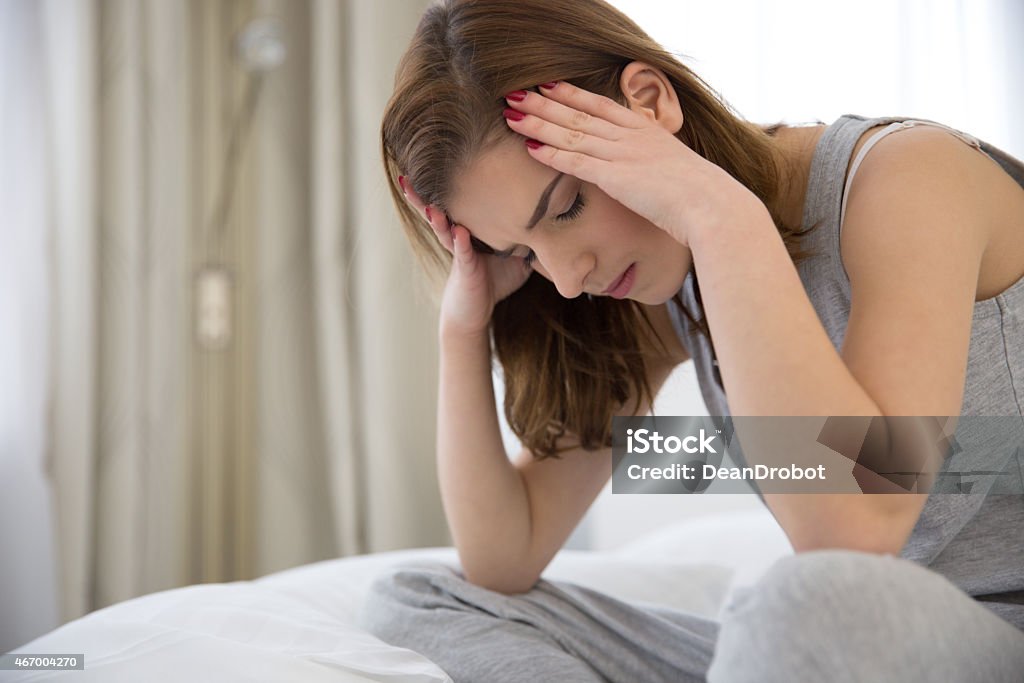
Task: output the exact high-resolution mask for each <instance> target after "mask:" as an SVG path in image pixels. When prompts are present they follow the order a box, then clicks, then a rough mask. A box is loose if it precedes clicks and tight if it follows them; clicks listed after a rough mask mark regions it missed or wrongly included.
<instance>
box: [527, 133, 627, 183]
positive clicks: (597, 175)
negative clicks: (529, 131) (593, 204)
mask: <svg viewBox="0 0 1024 683" xmlns="http://www.w3.org/2000/svg"><path fill="white" fill-rule="evenodd" d="M526 149H527V151H528V152H529V154H530V156H531V157H533V158H534V159H536V160H537V161H539V162H541V163H542V164H545V165H547V166H550V167H551V168H553V169H555V170H556V171H561V172H563V173H567V174H569V175H571V176H574V177H576V178H579V179H580V180H582V181H583V182H586V183H593V184H594V185H597V186H598V187H606V186H607V185H606V184H605V182H604V181H605V179H606V178H607V175H608V173H610V172H611V171H612V170H613V169H612V164H613V163H614V162H611V161H606V160H604V159H598V158H597V157H593V156H590V155H589V154H583V153H582V152H575V151H568V150H564V149H558V148H557V147H553V146H551V145H545V144H544V143H542V142H539V141H537V140H533V139H530V140H527V141H526Z"/></svg>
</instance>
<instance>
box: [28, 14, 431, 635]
mask: <svg viewBox="0 0 1024 683" xmlns="http://www.w3.org/2000/svg"><path fill="white" fill-rule="evenodd" d="M426 4H427V3H426V1H425V0H424V1H418V0H417V1H415V2H414V1H407V0H374V2H361V1H359V0H350V1H349V2H343V1H341V2H339V1H334V0H309V1H303V2H295V1H292V0H276V1H270V0H266V1H257V0H220V1H217V2H210V1H208V0H191V1H185V0H181V1H170V0H149V1H144V0H93V1H91V2H81V3H64V2H47V3H41V4H40V5H39V7H40V10H39V11H40V12H42V13H43V15H44V21H43V26H44V31H43V32H44V38H45V40H44V44H45V49H44V53H45V56H46V64H47V98H48V99H47V106H48V111H49V117H48V119H47V125H48V129H49V131H50V135H49V137H50V140H51V147H52V149H51V150H50V151H49V169H50V172H49V175H48V177H47V185H48V193H49V197H50V201H49V206H50V209H51V216H50V220H49V230H50V244H51V254H50V257H51V269H50V270H51V272H50V278H49V280H50V293H51V299H50V306H51V311H50V316H51V353H50V372H49V388H48V393H49V397H50V398H49V410H48V439H47V446H46V471H47V475H48V477H49V480H50V482H51V485H52V489H53V494H54V500H55V518H56V520H57V521H56V530H55V535H56V548H57V556H58V557H57V559H58V563H59V564H58V567H59V572H58V574H59V578H60V588H61V602H60V607H61V618H62V620H68V619H71V618H74V617H76V616H79V615H81V614H84V613H86V612H88V611H91V610H93V609H97V608H100V607H103V606H105V605H109V604H111V603H114V602H117V601H120V600H124V599H127V598H130V597H133V596H136V595H140V594H144V593H148V592H152V591H156V590H163V589H167V588H171V587H176V586H181V585H186V584H190V583H197V582H211V581H231V580H236V579H247V578H252V577H256V576H260V575H263V574H266V573H268V572H272V571H276V570H280V569H283V568H287V567H291V566H296V565H299V564H304V563H308V562H312V561H316V560H321V559H326V558H332V557H338V556H343V555H349V554H356V553H364V552H374V551H381V550H389V549H394V548H401V547H411V546H423V545H447V544H449V543H450V542H451V541H450V537H449V536H448V533H447V529H446V525H445V523H444V516H443V510H442V507H441V503H440V498H439V494H438V492H437V477H436V470H435V464H434V429H435V426H434V425H435V423H434V417H435V414H436V383H437V370H436V368H437V348H436V316H437V312H436V308H435V307H434V306H433V304H431V302H430V299H429V297H428V296H427V295H426V293H425V291H424V286H425V285H424V280H423V279H422V277H421V276H420V275H419V273H418V271H417V269H416V267H415V265H414V260H413V257H412V254H411V252H410V250H409V248H408V246H407V245H406V244H405V241H404V237H403V236H402V233H401V230H400V229H399V226H398V224H397V220H396V217H395V213H394V210H393V209H392V207H391V205H390V198H389V196H388V195H387V192H386V186H385V180H384V178H383V174H382V170H381V164H380V161H379V158H378V157H379V151H378V138H379V133H378V131H379V123H380V114H381V111H382V109H383V106H384V104H385V102H386V101H387V98H388V96H389V94H390V91H391V87H392V82H393V74H394V68H395V65H396V63H397V59H398V56H399V55H400V54H401V52H402V50H403V49H404V47H405V45H406V44H407V42H408V39H409V36H410V35H411V33H412V30H413V29H414V27H415V25H416V21H417V20H418V17H419V15H420V14H421V12H422V10H423V8H424V7H425V6H426ZM259 18H262V19H264V20H269V23H266V24H265V27H264V28H265V29H266V30H264V31H263V33H262V34H260V33H259V32H257V33H256V34H255V35H256V39H255V41H256V42H255V43H250V46H251V47H252V51H251V52H250V53H249V54H252V55H255V56H256V57H257V58H260V59H263V60H264V61H263V64H264V69H263V70H261V69H260V68H258V67H254V66H253V65H252V64H249V66H247V65H246V64H247V63H246V62H245V61H244V60H243V59H241V58H240V56H239V53H238V50H237V49H236V47H237V45H238V43H237V39H238V36H239V35H241V34H242V33H243V32H245V31H246V29H247V27H251V24H250V22H251V21H252V20H253V19H259ZM261 35H262V38H261V37H260V36H261ZM282 46H283V52H282V50H281V48H282ZM282 54H283V56H284V61H283V62H281V63H277V61H278V59H279V58H280V57H281V56H282Z"/></svg>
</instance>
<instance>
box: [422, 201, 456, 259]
mask: <svg viewBox="0 0 1024 683" xmlns="http://www.w3.org/2000/svg"><path fill="white" fill-rule="evenodd" d="M423 212H424V214H425V215H426V217H427V223H429V224H430V228H431V229H432V230H433V231H434V234H435V235H437V240H438V241H439V242H440V243H441V246H443V247H444V248H445V249H447V250H448V251H450V252H452V253H454V252H455V243H454V240H453V238H452V227H451V225H450V224H449V223H448V216H447V215H446V214H445V212H444V211H441V210H439V209H438V208H437V207H436V206H434V207H431V206H427V207H424V209H423Z"/></svg>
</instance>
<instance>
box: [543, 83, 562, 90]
mask: <svg viewBox="0 0 1024 683" xmlns="http://www.w3.org/2000/svg"><path fill="white" fill-rule="evenodd" d="M556 85H558V81H551V82H550V83H541V84H540V87H542V88H544V89H545V90H551V89H552V88H554V87H555V86H556Z"/></svg>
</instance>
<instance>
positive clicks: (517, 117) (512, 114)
mask: <svg viewBox="0 0 1024 683" xmlns="http://www.w3.org/2000/svg"><path fill="white" fill-rule="evenodd" d="M501 115H502V116H504V117H505V118H506V119H509V120H512V121H522V120H523V119H524V118H526V114H524V113H523V112H521V111H516V110H515V109H512V108H506V109H505V111H503V112H501Z"/></svg>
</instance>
